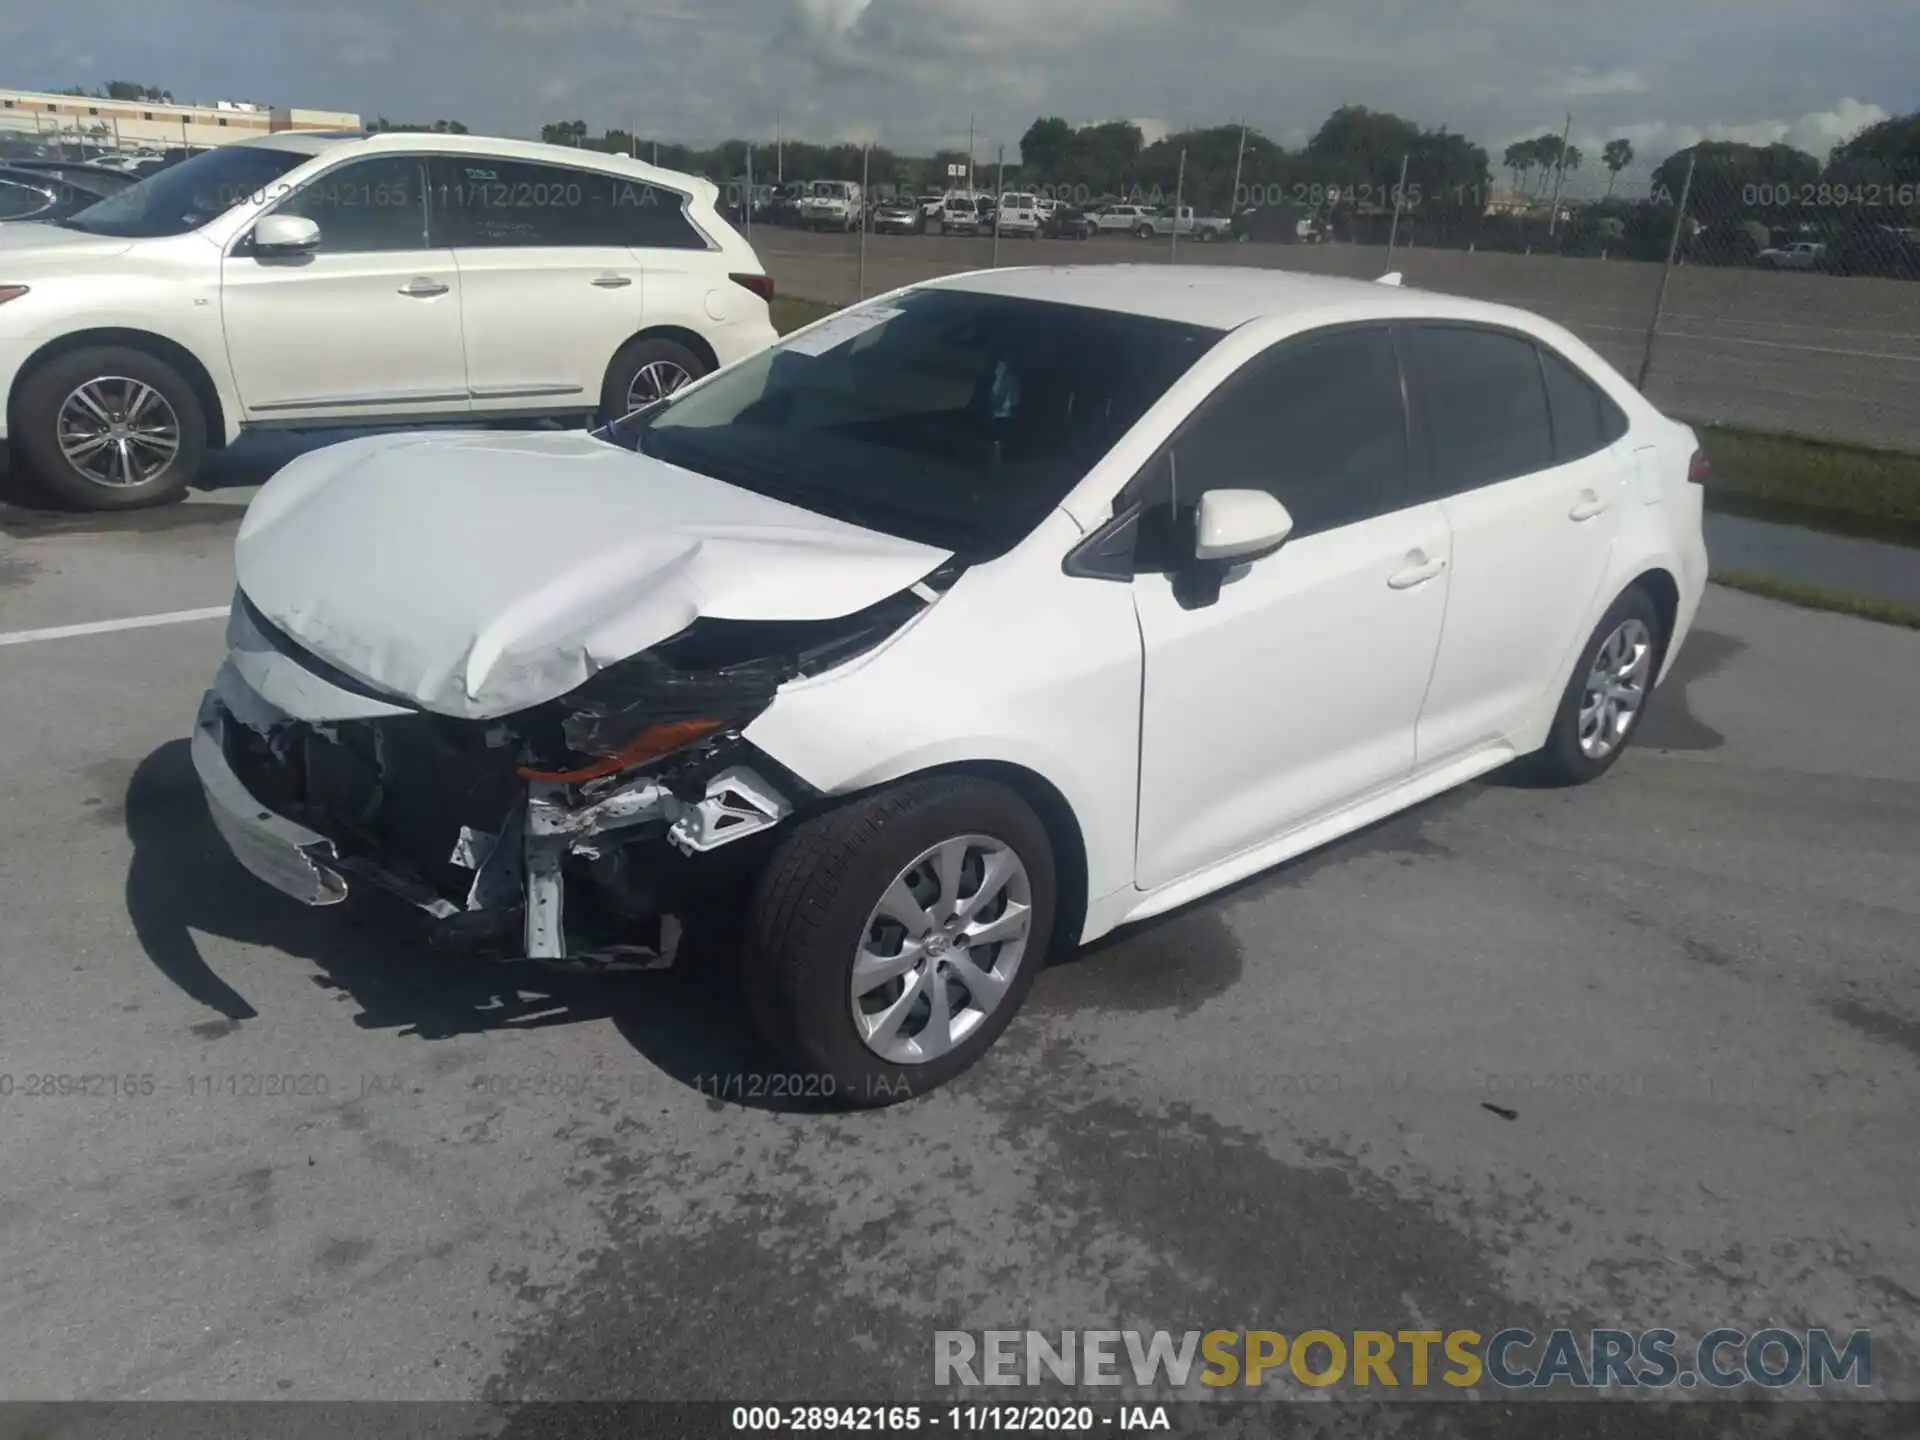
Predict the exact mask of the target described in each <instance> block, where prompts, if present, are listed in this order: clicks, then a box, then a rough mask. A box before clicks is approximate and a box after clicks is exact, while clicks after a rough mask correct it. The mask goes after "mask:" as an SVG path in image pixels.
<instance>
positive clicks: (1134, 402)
mask: <svg viewBox="0 0 1920 1440" xmlns="http://www.w3.org/2000/svg"><path fill="white" fill-rule="evenodd" d="M1220 335H1221V332H1220V331H1218V330H1212V329H1207V328H1205V327H1202V326H1197V325H1183V324H1179V323H1176V322H1174V321H1170V320H1157V319H1152V318H1149V317H1146V316H1140V315H1126V314H1119V313H1116V312H1113V311H1108V310H1093V309H1085V308H1082V307H1079V306H1073V305H1060V304H1055V303H1052V302H1048V301H1040V300H1027V299H1017V298H1013V297H1008V296H999V295H983V294H975V293H971V292H968V291H963V290H926V291H919V292H912V293H909V294H907V295H905V296H902V297H896V298H895V299H892V300H890V301H888V302H886V303H885V304H879V303H875V304H868V305H862V306H859V307H856V308H855V309H852V310H847V311H843V312H841V313H840V314H839V315H836V316H833V317H830V318H829V319H828V320H826V321H824V322H822V323H821V324H820V325H819V326H817V327H815V328H814V329H813V330H812V332H811V333H807V334H801V335H796V336H794V337H792V338H791V339H789V340H787V341H784V342H782V343H781V344H779V345H776V346H774V347H773V348H772V349H770V350H767V351H764V352H762V353H761V354H760V355H758V356H755V357H754V358H753V359H751V360H748V361H745V362H743V363H742V364H740V365H739V366H737V367H735V368H734V369H732V370H729V371H727V372H725V373H724V374H721V375H719V376H716V377H715V378H714V379H712V380H711V381H709V382H707V383H706V384H704V385H702V386H700V387H699V388H697V389H694V390H691V391H689V392H688V393H687V394H686V395H684V396H681V397H679V398H676V399H674V400H672V401H670V402H669V403H667V404H666V405H664V406H661V407H660V408H658V409H656V410H652V411H650V412H648V413H647V414H645V415H644V416H641V417H639V418H638V419H637V420H634V421H631V422H627V423H625V424H621V425H615V426H612V427H610V428H609V429H607V430H604V431H602V432H600V433H601V435H602V437H603V438H605V439H607V440H610V441H612V442H613V443H616V444H624V445H626V446H628V447H629V448H633V449H637V450H639V451H640V452H641V453H642V454H645V455H650V456H654V457H656V458H658V459H661V460H665V461H667V462H669V463H671V464H674V465H679V466H682V467H684V468H685V469H688V470H694V471H698V472H699V473H701V474H703V475H711V476H713V477H714V478H716V479H719V480H724V481H726V482H727V483H729V484H732V485H738V486H740V487H741V488H743V489H747V490H752V491H755V492H757V493H759V494H763V495H769V496H772V497H774V498H775V499H780V500H786V501H789V502H790V503H792V504H796V505H801V506H804V507H805V508H807V509H809V510H814V511H817V512H819V513H821V514H824V515H831V516H833V517H835V518H837V519H841V520H846V521H849V522H851V523H853V524H856V525H861V526H864V527H866V528H868V529H872V530H880V531H883V532H885V533H887V534H891V535H898V536H902V537H904V538H906V539H910V540H917V541H920V542H921V543H923V544H928V545H937V546H939V547H941V548H942V549H947V550H954V551H958V552H960V553H962V554H963V555H965V556H966V557H967V558H969V559H971V560H980V559H985V558H989V557H991V556H993V555H997V554H1000V553H1002V552H1004V551H1005V550H1007V549H1009V548H1011V547H1012V546H1013V545H1014V544H1015V543H1016V542H1018V541H1019V539H1020V538H1021V537H1022V536H1024V535H1025V534H1026V533H1027V532H1028V531H1029V530H1031V529H1032V528H1033V527H1034V526H1035V525H1036V524H1038V523H1039V522H1040V520H1041V519H1042V518H1044V517H1045V516H1046V515H1047V514H1048V513H1049V512H1050V511H1052V510H1053V509H1054V508H1055V507H1056V506H1057V505H1059V503H1060V502H1061V500H1063V499H1064V498H1065V497H1066V494H1067V492H1068V491H1069V490H1071V489H1072V488H1073V486H1074V485H1075V484H1077V483H1078V482H1079V481H1080V479H1081V478H1082V477H1083V476H1084V475H1085V474H1086V473H1087V471H1088V470H1090V469H1091V468H1092V467H1093V465H1094V463H1095V462H1096V461H1098V460H1099V459H1100V458H1101V457H1102V456H1103V455H1105V454H1106V453H1107V451H1108V450H1110V449H1112V448H1113V445H1114V444H1115V442H1116V441H1118V440H1119V439H1120V437H1121V436H1122V435H1124V434H1125V433H1126V432H1127V431H1128V430H1129V429H1130V428H1131V427H1132V426H1133V424H1134V422H1135V421H1137V420H1138V419H1139V418H1140V417H1141V415H1143V414H1144V413H1145V412H1146V410H1147V408H1148V407H1149V406H1151V405H1152V404H1153V403H1154V402H1155V401H1156V400H1158V399H1159V398H1160V396H1161V395H1162V394H1164V393H1165V392H1166V390H1167V388H1168V386H1170V385H1172V384H1173V382H1174V381H1175V380H1177V379H1178V378H1179V377H1180V376H1181V375H1183V374H1184V373H1185V372H1186V370H1187V369H1188V367H1189V366H1191V365H1192V364H1193V363H1194V361H1195V360H1197V359H1198V358H1199V357H1200V356H1201V355H1202V354H1204V353H1205V352H1206V351H1207V349H1208V348H1209V347H1211V346H1212V345H1213V344H1214V342H1215V341H1217V340H1218V339H1219V338H1220Z"/></svg>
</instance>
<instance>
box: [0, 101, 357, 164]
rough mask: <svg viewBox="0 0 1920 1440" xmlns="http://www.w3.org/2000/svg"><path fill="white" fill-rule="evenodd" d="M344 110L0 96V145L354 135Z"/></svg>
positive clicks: (119, 145)
mask: <svg viewBox="0 0 1920 1440" xmlns="http://www.w3.org/2000/svg"><path fill="white" fill-rule="evenodd" d="M360 128H361V125H360V117H359V116H358V115H355V114H352V113H351V112H349V111H344V110H300V109H291V108H288V107H285V106H278V105H274V106H268V105H260V104H255V103H253V102H250V101H244V100H221V101H217V102H216V103H214V104H212V105H179V104H173V103H170V102H168V101H163V100H102V99H99V98H97V97H95V96H92V95H51V94H47V93H45V92H43V91H38V90H0V141H6V140H13V141H19V140H23V139H25V140H30V141H31V140H38V141H41V142H43V143H48V144H51V143H55V142H60V141H64V142H66V143H68V144H72V143H75V142H84V143H87V144H92V145H103V146H106V147H108V148H112V149H125V150H131V149H138V148H142V147H144V148H148V149H154V150H159V149H164V148H165V147H167V146H169V145H196V146H198V145H225V144H228V143H230V142H231V141H234V140H248V139H252V138H254V137H256V136H260V135H271V134H277V133H278V132H280V131H283V130H358V129H360Z"/></svg>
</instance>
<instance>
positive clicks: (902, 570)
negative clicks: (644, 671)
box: [234, 431, 949, 719]
mask: <svg viewBox="0 0 1920 1440" xmlns="http://www.w3.org/2000/svg"><path fill="white" fill-rule="evenodd" d="M948 554H949V552H948V551H945V550H939V549H935V548H932V547H930V546H926V545H919V544H916V543H914V542H912V541H909V540H899V539H895V538H893V537H892V536H888V535H882V534H878V533H876V532H874V531H871V530H865V529H862V528H860V527H859V526H856V525H850V524H847V523H845V522H843V521H839V520H834V519H830V518H828V517H827V516H824V515H816V514H814V513H813V512H812V511H809V510H803V509H800V508H798V507H796V506H792V505H788V504H785V503H783V502H781V501H778V500H769V499H766V498H764V497H762V496H759V495H755V494H753V493H752V492H751V491H747V490H741V489H738V488H736V487H734V486H731V485H726V484H723V483H721V482H720V481H718V480H713V479H710V478H708V477H706V476H704V475H697V474H694V473H692V472H690V471H687V470H682V469H680V468H678V467H676V466H672V465H668V464H665V463H663V462H661V461H658V460H652V459H649V458H647V457H645V456H641V455H635V454H633V453H632V452H630V451H627V450H622V449H620V448H618V447H616V446H613V445H609V444H606V443H604V442H601V441H598V440H594V439H592V438H591V437H590V436H588V435H586V434H585V433H583V432H578V431H575V432H570V433H565V434H551V433H549V434H541V433H531V434H510V433H502V434H491V433H480V434H465V433H459V434H445V433H443V434H440V435H396V436H376V437H373V438H369V439H363V440H349V441H347V442H345V443H344V444H339V445H333V446H329V447H328V448H326V449H324V450H318V451H315V452H314V453H312V454H310V455H306V456H302V457H301V458H300V459H298V460H295V461H294V462H293V463H292V464H290V465H288V466H287V467H286V468H285V469H283V470H281V471H280V472H279V474H277V475H275V476H274V478H273V479H272V480H271V481H269V482H268V483H267V484H266V486H265V487H263V488H262V489H261V491H260V493H259V494H258V495H257V496H256V497H255V498H254V501H253V504H252V505H251V506H250V507H249V508H248V511H247V516H246V519H245V520H244V521H243V522H242V523H241V526H240V534H239V538H238V539H237V540H236V541H235V542H234V566H235V570H236V571H237V574H238V577H239V583H240V588H241V590H242V591H243V592H244V593H245V594H246V596H247V598H248V599H249V600H251V601H252V602H253V605H254V607H255V608H256V609H258V610H259V611H260V613H261V614H263V615H264V616H266V618H267V619H268V620H270V621H272V622H273V624H274V625H276V626H278V627H279V628H280V629H281V630H283V631H285V632H286V633H287V634H288V635H289V636H291V637H292V638H293V639H295V640H296V641H298V642H299V643H300V644H301V645H302V646H304V647H305V648H306V649H308V650H310V651H311V652H312V653H313V654H315V655H317V656H318V657H320V658H321V659H322V660H325V661H327V662H328V663H329V664H331V665H333V666H335V667H337V668H338V669H340V670H343V671H345V672H346V673H347V674H348V675H351V676H353V677H355V678H357V679H359V680H360V681H362V682H364V683H365V684H368V685H371V686H373V687H374V688H376V689H378V690H380V691H382V692H385V693H387V694H389V695H393V696H396V697H401V698H404V699H407V700H410V701H412V702H413V703H414V704H417V705H419V706H421V707H422V708H424V709H427V710H432V711H437V712H439V713H440V714H444V715H456V716H464V717H468V718H473V719H486V718H491V717H494V716H499V715H507V714H511V713H513V712H514V711H517V710H523V709H526V708H527V707H528V706H531V705H537V704H539V703H540V702H542V701H544V700H550V699H552V698H554V697H555V696H558V695H564V694H565V693H566V692H567V691H569V690H572V689H573V688H574V687H575V686H577V685H579V684H580V683H581V682H583V681H584V680H586V679H587V678H588V677H589V676H591V675H592V674H594V673H595V672H596V671H598V670H601V669H603V668H605V667H606V666H608V665H611V664H613V663H615V662H616V661H619V660H624V659H626V658H627V657H628V656H631V655H635V654H638V653H639V652H640V651H642V650H645V649H647V648H648V647H649V646H652V645H657V644H658V643H660V642H661V641H662V640H665V639H667V638H668V637H670V636H672V635H674V634H677V633H678V632H679V631H681V630H683V629H685V628H686V627H687V626H688V625H690V624H692V623H693V621H694V620H696V619H697V618H699V617H701V616H708V617H712V618H716V619H723V620H826V619H833V618H836V617H838V616H841V615H849V614H852V613H853V612H854V611H856V610H862V609H865V608H866V607H867V606H869V605H873V604H876V603H878V602H879V601H881V600H884V599H885V598H886V597H887V596H889V595H892V594H894V593H896V592H898V591H900V590H903V589H905V588H906V587H908V586H909V585H912V584H913V583H914V582H915V581H917V580H919V579H921V578H923V577H924V576H926V575H927V574H929V573H930V572H931V571H933V570H934V569H936V568H937V567H938V566H939V565H940V563H941V562H942V561H944V560H945V559H946V558H947V557H948Z"/></svg>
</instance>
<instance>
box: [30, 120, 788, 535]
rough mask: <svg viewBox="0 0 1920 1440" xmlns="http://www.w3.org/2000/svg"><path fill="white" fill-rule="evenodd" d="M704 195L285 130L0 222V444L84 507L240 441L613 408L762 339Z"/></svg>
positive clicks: (543, 152)
mask: <svg viewBox="0 0 1920 1440" xmlns="http://www.w3.org/2000/svg"><path fill="white" fill-rule="evenodd" d="M718 200H719V191H718V189H717V187H715V186H714V185H713V184H712V183H711V182H709V181H705V180H701V179H699V178H698V177H695V176H691V175H682V174H678V173H676V172H674V171H670V170H661V169H657V168H656V167H654V166H651V165H646V164H642V163H640V162H639V161H635V160H626V159H621V158H618V157H615V156H611V155H605V154H601V153H598V152H594V151H583V150H577V149H573V148H570V147H558V146H549V145H535V144H528V143H524V142H519V141H511V140H490V139H481V138H478V137H474V136H466V135H440V134H424V133H411V132H393V133H386V134H378V135H366V134H361V133H358V132H354V133H346V132H336V133H318V132H301V131H289V132H286V133H283V134H278V135H274V136H271V137H262V138H260V139H257V140H246V141H240V142H237V143H234V144H231V145H223V146H220V147H219V148H217V149H214V150H210V151H207V152H206V153H204V154H201V155H198V156H196V157H194V158H193V159H191V160H185V161H182V162H181V163H179V164H178V165H175V166H173V167H171V168H169V169H167V170H164V171H161V172H160V173H159V174H157V175H153V176H150V177H148V178H147V179H146V180H144V181H141V182H140V183H139V184H137V185H132V186H129V187H127V188H125V189H123V190H121V191H120V192H119V193H118V194H116V195H111V196H109V197H107V198H106V199H103V200H100V201H98V202H96V203H95V204H93V205H91V206H89V207H87V208H85V209H82V210H80V211H78V212H77V213H75V214H73V215H71V216H68V217H66V218H64V219H61V220H58V221H55V222H53V223H51V224H46V223H33V222H29V223H26V224H14V225H7V226H5V227H4V228H0V439H4V440H6V441H7V443H8V444H9V446H10V448H11V450H12V452H13V455H14V457H15V458H16V459H23V460H24V461H25V462H26V469H27V470H28V472H29V473H30V475H31V477H32V478H33V479H34V480H35V481H37V482H38V484H39V485H40V486H41V487H42V488H44V489H45V490H47V491H49V492H51V493H53V494H55V495H57V496H58V497H60V498H61V499H63V500H65V501H67V502H69V503H72V504H75V505H79V506H82V507H85V508H89V509H102V510H105V509H121V508H125V507H128V506H134V505H144V504H151V503H154V502H156V501H160V500H164V499H167V498H169V497H171V496H174V495H178V494H179V493H180V492H181V491H182V490H184V489H185V488H186V486H187V485H188V484H189V483H190V482H191V481H192V480H193V478H194V476H195V475H196V474H197V473H198V472H199V469H200V466H201V463H202V461H203V460H204V459H205V457H206V452H207V451H208V450H209V449H219V448H221V447H222V446H225V445H226V444H228V443H229V442H231V441H233V440H235V439H237V438H239V436H240V435H241V433H242V432H243V431H246V430H254V429H292V430H318V429H326V428H330V427H342V426H347V427H365V426H389V425H396V424H407V425H413V424H424V423H449V422H451V423H467V424H485V423H489V422H493V421H522V420H527V419H533V418H540V417H547V416H564V417H570V418H580V417H584V416H587V415H591V414H600V415H616V416H617V415H622V414H625V413H626V412H628V411H630V410H632V409H634V408H636V407H637V406H640V405H643V404H646V403H649V402H651V401H652V400H655V399H658V398H660V397H661V396H663V395H666V394H671V393H672V392H673V391H674V390H676V389H678V388H679V387H680V386H681V385H684V384H686V383H687V382H688V381H689V380H692V379H695V378H697V377H699V376H701V375H704V374H706V373H707V372H708V371H711V370H714V369H716V368H718V367H719V366H722V365H725V364H728V363H730V362H732V361H734V360H737V359H739V358H741V357H742V356H745V355H749V354H751V353H753V352H754V351H755V350H758V349H760V348H761V347H763V346H765V345H766V344H768V343H769V342H771V341H772V340H773V338H774V330H773V326H772V324H771V323H770V320H769V317H768V310H767V302H768V300H769V299H770V298H771V296H772V293H773V285H772V282H771V281H770V280H769V279H768V277H767V274H766V271H765V268H764V267H763V266H762V265H761V264H760V262H759V260H758V259H757V258H756V256H755V255H754V252H753V249H752V247H751V246H749V245H748V244H747V242H746V241H745V240H744V239H743V238H742V237H741V236H740V234H739V232H738V231H736V230H735V229H734V228H733V227H732V226H731V225H729V224H728V223H727V222H726V221H725V220H724V219H723V218H722V217H721V216H720V215H719V213H718V212H717V210H716V204H717V202H718Z"/></svg>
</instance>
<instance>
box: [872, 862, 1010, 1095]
mask: <svg viewBox="0 0 1920 1440" xmlns="http://www.w3.org/2000/svg"><path fill="white" fill-rule="evenodd" d="M1032 917H1033V887H1032V884H1031V882H1030V881H1029V879H1028V877H1027V867H1026V866H1025V865H1024V864H1023V863H1022V862H1021V860H1020V857H1019V856H1018V855H1016V854H1015V853H1014V852H1013V850H1012V848H1011V847H1009V846H1007V845H1005V844H1003V843H1002V842H1000V841H998V840H995V839H993V838H992V837H991V836H988V835H956V836H954V837H953V838H952V839H950V840H944V841H942V842H941V843H940V844H938V845H935V846H932V847H931V848H929V849H927V850H926V851H924V852H922V853H921V854H920V855H919V856H917V857H916V858H915V859H914V861H913V863H911V864H910V865H908V866H907V867H906V868H905V869H903V870H901V872H900V873H899V874H898V875H897V876H896V877H895V878H894V880H893V882H892V883H891V884H890V885H888V886H887V889H886V891H885V893H884V894H882V895H881V897H880V902H879V903H878V904H877V905H875V906H874V907H873V912H872V914H870V915H869V916H868V917H867V923H866V927H865V929H863V930H862V931H861V937H860V944H859V947H858V948H857V949H856V950H855V951H854V956H853V966H852V972H851V973H852V978H851V981H850V986H849V1000H850V1002H851V1005H852V1010H853V1024H854V1029H855V1030H856V1032H857V1033H858V1034H859V1036H860V1039H861V1042H862V1043H863V1044H865V1045H866V1047H867V1048H868V1049H869V1050H871V1051H873V1053H874V1054H876V1055H878V1056H879V1057H880V1058H881V1059H883V1060H886V1061H888V1062H890V1063H892V1064H895V1065H920V1064H925V1063H926V1062H927V1061H929V1060H933V1059H937V1058H938V1057H939V1056H942V1055H945V1054H946V1053H947V1052H948V1051H950V1050H952V1049H953V1048H954V1047H955V1046H956V1045H959V1044H960V1043H961V1042H963V1041H964V1040H965V1039H966V1038H967V1037H968V1036H969V1035H971V1034H972V1033H973V1032H974V1031H975V1030H977V1029H978V1028H979V1027H980V1025H981V1024H982V1022H984V1021H985V1020H986V1019H987V1017H988V1016H989V1015H991V1014H992V1013H993V1011H994V1010H995V1009H996V1008H997V1007H998V1006H999V1005H1000V1004H1001V1002H1002V1001H1004V1000H1005V998H1006V996H1007V992H1008V991H1009V990H1011V989H1012V987H1013V980H1014V976H1015V974H1016V973H1017V972H1018V970H1019V968H1020V963H1021V961H1022V960H1023V959H1024V958H1025V957H1026V953H1027V944H1028V940H1029V938H1030V934H1029V932H1030V930H1031V923H1032Z"/></svg>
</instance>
